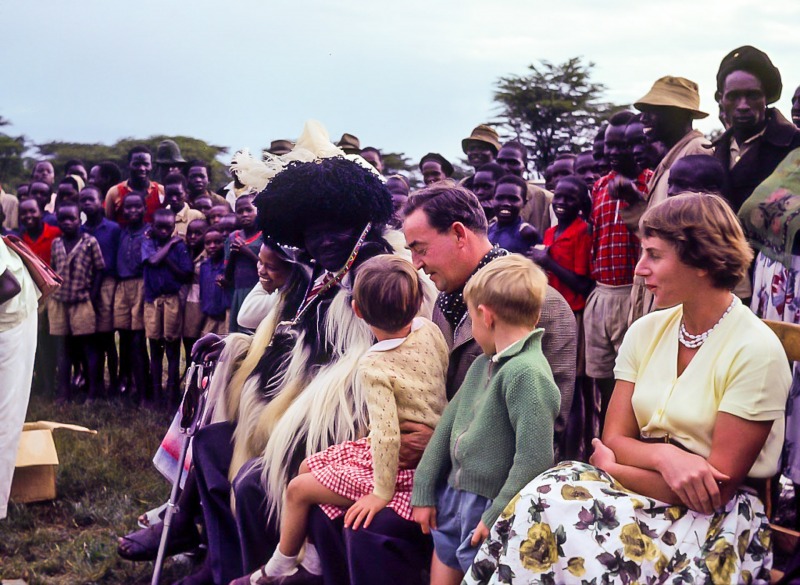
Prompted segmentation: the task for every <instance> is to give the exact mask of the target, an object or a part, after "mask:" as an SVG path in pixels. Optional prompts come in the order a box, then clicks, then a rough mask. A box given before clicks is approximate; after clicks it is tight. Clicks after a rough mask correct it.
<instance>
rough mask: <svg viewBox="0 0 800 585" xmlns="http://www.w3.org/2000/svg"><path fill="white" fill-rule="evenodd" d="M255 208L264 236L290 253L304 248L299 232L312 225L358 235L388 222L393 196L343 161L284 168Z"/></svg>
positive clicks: (361, 169) (372, 175) (327, 160)
mask: <svg viewBox="0 0 800 585" xmlns="http://www.w3.org/2000/svg"><path fill="white" fill-rule="evenodd" d="M255 204H256V207H257V208H258V226H259V228H260V229H261V231H262V232H263V234H264V236H265V237H270V238H272V239H273V240H275V241H276V242H279V243H280V244H282V245H285V246H292V247H295V248H302V247H303V246H304V244H305V242H304V240H303V232H304V230H305V229H306V228H307V227H308V226H310V225H313V224H314V223H315V222H319V221H323V220H324V221H329V222H332V223H333V224H335V225H337V226H340V227H342V228H351V227H352V228H362V229H363V228H364V227H365V226H366V225H367V223H368V222H372V224H373V225H376V226H377V225H380V224H385V223H386V222H387V221H389V219H390V218H391V216H392V196H391V195H390V194H389V191H388V190H387V189H386V187H385V185H384V184H383V182H382V181H381V179H380V178H379V177H378V175H377V174H375V173H374V172H371V171H369V170H368V169H366V168H364V167H363V166H362V165H360V164H358V163H357V162H355V161H352V160H350V159H347V158H344V157H342V156H335V157H332V158H323V159H321V160H316V161H313V162H291V163H289V164H288V166H287V167H286V168H285V169H284V170H283V171H281V172H280V173H278V174H277V175H275V177H273V178H272V180H270V182H269V183H268V184H267V186H266V188H265V189H264V190H263V191H262V192H261V193H259V194H258V195H257V196H256V199H255Z"/></svg>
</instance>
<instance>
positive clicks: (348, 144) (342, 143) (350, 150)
mask: <svg viewBox="0 0 800 585" xmlns="http://www.w3.org/2000/svg"><path fill="white" fill-rule="evenodd" d="M336 146H338V147H339V148H341V149H342V150H343V151H345V153H347V154H360V153H361V141H360V140H359V139H358V136H355V135H354V134H348V133H347V132H345V133H344V134H342V137H341V138H340V139H339V142H337V143H336Z"/></svg>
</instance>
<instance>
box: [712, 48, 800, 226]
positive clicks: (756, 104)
mask: <svg viewBox="0 0 800 585" xmlns="http://www.w3.org/2000/svg"><path fill="white" fill-rule="evenodd" d="M782 88H783V85H782V83H781V74H780V72H779V71H778V68H777V67H775V65H773V64H772V61H770V58H769V57H768V56H767V55H766V53H764V52H762V51H759V50H758V49H756V48H755V47H751V46H749V45H745V46H744V47H739V48H738V49H734V50H733V51H731V52H730V53H728V54H727V55H726V56H725V58H724V59H723V60H722V63H720V66H719V71H718V72H717V92H716V99H717V101H719V102H720V107H721V109H722V113H723V115H724V117H725V120H726V121H727V122H728V124H730V127H729V128H728V130H726V131H725V133H724V134H723V135H722V136H720V137H719V138H718V139H717V140H716V141H715V142H714V149H715V153H714V154H715V156H716V157H717V158H718V159H719V160H720V162H721V163H722V164H723V166H724V167H725V168H726V169H728V185H727V188H726V190H725V192H724V195H725V198H726V199H727V200H728V202H729V203H730V204H731V206H732V207H733V208H734V210H735V211H738V210H739V208H740V207H741V206H742V203H744V201H745V200H746V199H747V198H748V197H750V195H751V194H752V193H753V190H754V189H755V188H756V187H757V186H758V185H759V184H760V183H761V182H762V181H763V180H764V179H766V178H767V177H768V176H769V175H770V174H772V171H774V170H775V167H777V166H778V163H780V162H781V161H782V160H783V159H784V158H785V157H786V155H787V154H789V152H790V151H792V150H794V149H795V148H798V147H800V130H798V129H797V128H796V127H795V126H794V125H793V124H791V123H790V122H789V121H788V120H787V119H786V118H784V117H783V115H782V114H781V113H780V112H779V111H778V110H777V109H775V108H768V107H767V105H769V104H772V103H774V102H776V101H778V99H779V98H780V97H781V89H782Z"/></svg>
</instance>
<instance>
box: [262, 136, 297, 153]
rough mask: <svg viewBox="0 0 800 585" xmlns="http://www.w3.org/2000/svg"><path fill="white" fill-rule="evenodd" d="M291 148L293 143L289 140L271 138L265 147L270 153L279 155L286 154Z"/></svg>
mask: <svg viewBox="0 0 800 585" xmlns="http://www.w3.org/2000/svg"><path fill="white" fill-rule="evenodd" d="M292 148H294V143H293V142H292V141H291V140H284V139H281V140H273V141H272V142H270V143H269V148H268V149H267V152H268V153H270V154H277V155H281V154H286V153H287V152H289V151H290V150H292Z"/></svg>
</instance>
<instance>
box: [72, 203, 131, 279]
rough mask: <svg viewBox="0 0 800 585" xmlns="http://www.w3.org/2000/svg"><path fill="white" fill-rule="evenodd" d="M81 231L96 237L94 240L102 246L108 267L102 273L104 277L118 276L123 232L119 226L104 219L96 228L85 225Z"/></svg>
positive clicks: (104, 259) (101, 250) (101, 249)
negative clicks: (118, 261) (120, 239)
mask: <svg viewBox="0 0 800 585" xmlns="http://www.w3.org/2000/svg"><path fill="white" fill-rule="evenodd" d="M81 231H84V232H86V233H87V234H89V235H90V236H94V239H95V240H97V243H98V244H100V252H101V253H102V254H103V261H104V262H105V263H106V267H105V268H104V269H103V272H102V274H103V276H116V275H117V253H118V252H119V237H120V233H121V231H122V230H121V229H120V227H119V224H118V223H117V222H115V221H111V220H110V219H108V218H106V217H104V218H103V219H102V220H101V221H100V223H99V224H97V225H96V226H90V225H89V224H88V223H85V224H83V225H82V226H81Z"/></svg>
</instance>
